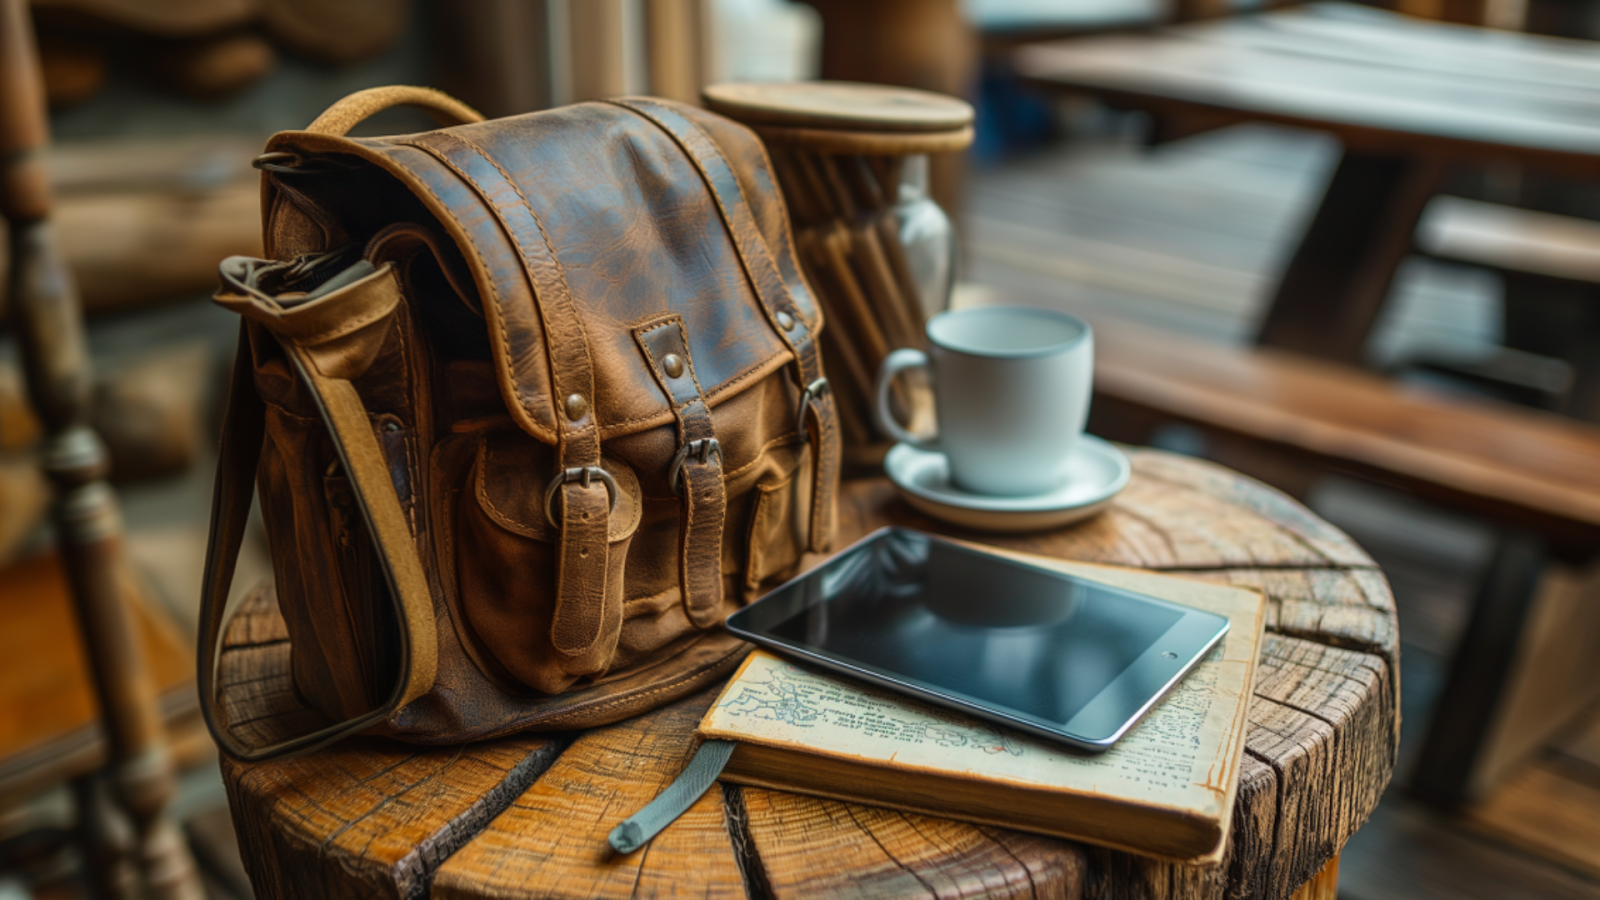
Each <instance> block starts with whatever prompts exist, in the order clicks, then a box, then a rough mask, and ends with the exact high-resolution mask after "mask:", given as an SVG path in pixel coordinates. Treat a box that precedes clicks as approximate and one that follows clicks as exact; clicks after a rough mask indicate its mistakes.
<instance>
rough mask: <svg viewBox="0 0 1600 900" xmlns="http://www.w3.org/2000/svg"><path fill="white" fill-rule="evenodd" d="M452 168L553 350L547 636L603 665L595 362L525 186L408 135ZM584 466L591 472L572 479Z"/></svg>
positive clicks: (609, 624) (603, 511)
mask: <svg viewBox="0 0 1600 900" xmlns="http://www.w3.org/2000/svg"><path fill="white" fill-rule="evenodd" d="M406 143H408V144H409V145H411V146H413V147H416V148H417V149H419V150H422V151H423V152H425V153H428V154H430V155H431V156H433V157H434V158H436V159H438V160H439V161H440V162H442V163H444V164H445V165H446V166H448V167H449V168H450V169H451V170H452V171H454V172H455V173H456V175H458V176H459V177H460V178H461V179H462V180H463V181H465V182H466V183H467V184H469V185H471V186H472V188H473V190H474V191H476V192H477V194H478V196H479V197H480V198H481V199H482V200H483V202H484V203H485V205H487V206H488V207H489V209H491V210H492V211H493V212H494V215H495V217H496V218H497V219H498V220H499V221H500V224H501V226H502V227H503V228H504V229H505V231H506V234H508V235H509V236H510V237H511V239H512V241H513V242H514V243H515V244H516V246H517V251H518V253H519V254H520V255H521V257H522V264H523V269H524V271H525V272H526V274H527V277H528V281H529V283H530V285H531V286H532V288H533V294H534V297H535V298H536V299H537V301H538V302H537V303H535V304H534V305H535V306H536V307H537V309H538V311H539V317H540V320H541V321H542V322H543V324H544V332H545V338H546V340H545V346H546V348H547V349H548V351H549V354H550V378H551V386H552V388H553V389H552V391H551V398H552V400H553V401H554V403H555V406H556V410H555V421H556V422H557V423H559V427H560V432H559V443H558V446H557V458H558V460H559V466H560V470H559V474H558V475H557V476H556V477H558V478H562V479H564V480H563V481H562V482H561V484H560V489H559V492H560V494H561V499H562V503H561V518H560V522H559V523H557V524H558V527H559V529H560V534H561V536H560V539H559V540H560V546H559V548H558V551H557V553H558V558H559V562H558V564H557V571H556V607H555V613H554V615H553V617H552V622H551V625H550V640H551V643H552V644H553V645H554V646H555V649H556V650H557V652H559V653H561V654H562V655H563V656H564V657H566V660H565V662H564V663H563V668H564V669H566V670H567V671H568V672H571V673H572V674H574V675H589V674H594V673H597V672H601V671H603V670H604V669H605V667H606V665H607V664H609V663H610V661H611V659H612V657H613V654H614V652H615V650H616V647H617V642H618V641H619V640H620V639H621V636H622V595H621V592H620V591H607V589H606V578H607V573H608V570H609V568H610V566H609V565H608V559H607V553H608V550H609V547H608V534H609V530H610V527H609V522H610V514H611V502H612V497H611V494H610V493H609V492H608V491H607V489H606V486H605V485H604V484H603V483H601V481H600V475H599V473H600V472H603V471H604V470H602V469H601V468H600V429H599V425H598V423H597V421H596V417H595V413H594V407H595V393H594V392H595V381H594V362H593V360H592V359H591V357H590V355H589V340H588V336H587V335H586V334H585V332H584V328H583V320H582V318H581V317H580V316H579V315H578V310H577V306H576V304H575V303H574V302H573V299H572V292H571V290H570V289H569V288H568V286H567V278H566V273H564V272H563V271H562V269H561V263H560V262H559V261H558V260H557V259H556V255H555V249H554V248H553V247H552V246H551V245H550V240H549V237H548V235H546V234H545V231H544V226H543V225H542V224H540V222H539V218H538V216H537V215H536V214H535V213H534V211H533V206H532V204H530V203H529V202H528V198H527V197H526V196H524V195H523V193H522V190H521V189H520V188H518V187H517V185H516V183H515V182H514V181H512V179H511V177H510V176H509V175H508V174H507V173H506V171H505V170H504V169H502V168H501V167H500V165H499V164H498V163H496V162H495V161H494V158H493V157H491V156H490V155H489V154H487V153H485V152H484V151H483V149H482V148H480V147H478V146H477V145H475V144H473V143H471V142H470V141H468V140H466V139H465V138H463V137H461V136H459V135H456V134H454V133H449V132H432V133H429V134H425V135H421V136H419V137H417V138H414V139H411V140H409V141H406ZM575 472H577V473H582V472H590V473H592V474H594V477H593V478H585V477H578V476H574V474H573V473H575Z"/></svg>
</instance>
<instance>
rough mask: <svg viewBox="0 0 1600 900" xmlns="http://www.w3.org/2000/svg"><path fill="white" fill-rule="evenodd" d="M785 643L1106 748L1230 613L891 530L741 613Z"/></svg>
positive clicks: (999, 717) (751, 634) (780, 646)
mask: <svg viewBox="0 0 1600 900" xmlns="http://www.w3.org/2000/svg"><path fill="white" fill-rule="evenodd" d="M727 624H728V628H729V629H730V630H731V631H733V632H734V633H735V634H738V635H740V636H741V637H745V638H747V639H749V640H752V641H755V642H757V643H759V644H763V645H765V646H768V647H771V648H773V649H776V650H779V651H783V652H788V653H792V654H797V655H799V656H801V657H803V658H806V659H810V660H812V661H813V662H816V663H819V664H821V665H824V666H827V667H830V668H834V669H838V670H841V671H844V672H846V673H848V674H851V675H855V676H857V677H861V678H865V679H867V680H868V681H873V682H876V683H879V684H882V685H884V686H886V687H890V688H892V689H896V690H901V691H905V692H908V693H912V694H915V695H918V696H922V697H925V698H927V699H930V700H933V701H934V702H936V703H941V704H944V705H947V706H952V707H954V708H959V709H963V710H965V711H968V712H971V713H974V714H976V715H980V716H984V717H986V718H991V719H994V720H996V721H1003V722H1006V723H1009V724H1012V725H1015V726H1017V727H1020V728H1023V729H1025V730H1028V731H1033V732H1034V733H1038V734H1043V735H1045V736H1049V737H1055V738H1059V739H1063V740H1065V741H1067V742H1068V743H1072V744H1075V745H1077V746H1081V747H1084V748H1086V749H1092V750H1103V749H1105V748H1106V747H1108V746H1110V745H1111V742H1113V741H1115V740H1116V738H1117V737H1119V736H1121V734H1122V733H1123V732H1125V731H1126V730H1127V728H1128V727H1130V726H1131V724H1132V723H1133V722H1134V721H1136V720H1137V718H1138V717H1139V716H1140V715H1142V714H1143V712H1144V711H1145V710H1146V709H1148V708H1149V707H1150V705H1151V704H1152V703H1154V702H1155V700H1156V699H1157V698H1158V697H1160V696H1161V695H1162V694H1163V693H1165V692H1166V691H1167V690H1168V689H1169V688H1170V687H1171V686H1172V685H1173V684H1174V683H1176V681H1177V679H1178V678H1180V677H1182V675H1183V674H1184V673H1185V672H1187V671H1188V670H1189V669H1190V668H1191V667H1192V666H1193V665H1194V663H1195V662H1196V661H1197V660H1198V659H1199V658H1200V656H1201V655H1202V654H1203V653H1205V652H1206V651H1207V650H1208V649H1210V648H1211V647H1212V646H1214V645H1215V643H1216V642H1217V641H1218V640H1220V639H1221V637H1222V635H1223V634H1224V633H1225V632H1226V631H1227V620H1226V619H1225V618H1223V617H1221V616H1217V615H1214V614H1212V613H1208V612H1202V611H1200V610H1196V609H1191V608H1189V607H1185V606H1179V605H1177V604H1174V603H1169V602H1167V601H1165V600H1161V599H1158V598H1154V597H1146V596H1144V595H1142V594H1138V593H1135V592H1133V591H1128V590H1124V589H1121V588H1116V587H1111V586H1109V585H1105V584H1101V583H1099V582H1096V581H1091V580H1087V579H1083V578H1079V577H1076V576H1072V575H1068V574H1064V573H1062V572H1058V571H1055V570H1052V569H1047V568H1042V567H1039V566H1035V565H1029V564H1027V563H1023V562H1019V561H1016V560H1013V559H1010V558H1007V557H1003V556H999V555H997V554H995V553H992V552H986V551H984V550H981V549H976V548H972V547H968V546H965V545H962V544H956V543H953V542H950V541H946V540H942V539H939V538H934V537H932V536H930V535H926V534H922V533H921V532H917V531H911V530H908V529H901V528H891V529H885V530H883V531H880V532H877V533H875V534H873V535H872V536H870V537H868V538H865V539H863V540H862V541H861V542H859V543H857V544H855V545H854V546H852V547H850V548H848V549H846V550H845V551H843V552H841V553H840V554H838V555H837V556H835V557H834V558H832V559H830V560H828V561H827V562H824V563H823V564H822V565H821V566H819V567H817V568H816V569H813V570H812V571H810V572H808V573H806V574H805V575H803V576H801V577H800V578H797V579H795V580H794V581H791V582H789V583H788V584H786V585H784V586H782V587H780V588H778V589H777V590H775V591H773V592H772V593H771V594H768V595H767V596H766V597H764V598H762V599H761V600H760V601H758V602H756V603H755V604H752V605H751V606H748V607H746V608H745V609H742V610H740V611H739V612H737V613H734V614H733V615H732V616H730V617H729V618H728V622H727Z"/></svg>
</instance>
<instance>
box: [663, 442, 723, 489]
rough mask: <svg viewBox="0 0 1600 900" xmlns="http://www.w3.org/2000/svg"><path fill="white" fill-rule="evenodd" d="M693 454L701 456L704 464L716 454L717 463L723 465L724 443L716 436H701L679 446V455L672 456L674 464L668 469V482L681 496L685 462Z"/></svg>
mask: <svg viewBox="0 0 1600 900" xmlns="http://www.w3.org/2000/svg"><path fill="white" fill-rule="evenodd" d="M691 454H693V455H695V456H697V457H699V459H700V462H701V464H702V465H703V464H705V463H708V462H710V461H711V457H712V456H713V455H715V456H716V457H717V465H718V466H721V465H722V445H721V444H719V443H717V439H716V438H701V439H700V440H697V441H690V442H689V443H687V444H684V445H683V446H682V447H679V448H678V453H677V455H675V456H673V457H672V466H671V467H669V468H668V469H667V484H668V485H669V486H670V487H671V488H672V492H673V493H674V494H677V495H678V496H680V497H682V496H683V485H682V484H681V483H680V482H681V481H682V478H683V464H684V463H685V462H686V461H688V459H689V456H690V455H691Z"/></svg>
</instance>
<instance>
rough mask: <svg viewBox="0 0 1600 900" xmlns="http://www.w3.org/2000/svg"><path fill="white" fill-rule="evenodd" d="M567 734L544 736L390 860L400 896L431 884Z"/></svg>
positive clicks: (417, 899) (554, 754)
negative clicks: (480, 792)
mask: <svg viewBox="0 0 1600 900" xmlns="http://www.w3.org/2000/svg"><path fill="white" fill-rule="evenodd" d="M571 743H572V740H571V739H570V738H555V737H551V738H546V739H545V741H544V743H542V744H540V745H539V746H538V747H535V748H533V749H532V750H530V751H529V752H528V755H527V756H524V757H523V758H522V761H521V762H519V763H517V764H516V765H515V766H512V767H511V770H510V771H508V772H507V773H506V776H505V777H504V778H502V779H500V783H499V784H496V785H495V786H494V787H493V788H492V789H490V790H489V791H487V792H485V793H484V795H483V796H482V797H479V798H478V800H477V802H475V803H473V804H472V805H471V806H469V807H467V809H466V810H465V811H464V812H462V813H461V814H460V815H458V816H456V817H455V818H454V819H451V820H450V821H448V822H446V823H445V824H444V825H443V826H442V827H440V828H439V829H438V830H437V831H435V832H434V833H433V834H430V835H428V836H427V837H426V838H424V839H423V840H422V841H420V842H419V843H418V844H417V846H416V847H415V848H414V849H413V850H412V851H411V852H410V853H407V854H406V855H405V856H402V857H401V858H400V859H399V860H397V861H396V862H395V864H394V867H393V868H392V869H391V872H392V873H393V875H394V882H395V885H396V886H397V887H399V889H400V896H401V897H403V898H404V900H422V898H423V897H426V896H428V894H429V891H430V889H431V888H432V887H433V876H434V875H435V874H436V873H437V872H438V871H439V867H440V866H442V865H444V863H445V861H446V860H448V859H449V858H450V857H451V855H453V854H454V853H455V852H456V851H457V850H460V849H461V848H462V847H465V846H466V845H467V843H468V842H470V841H471V840H472V839H473V838H475V837H477V836H478V835H479V834H481V833H482V832H483V830H484V829H485V828H487V827H488V826H489V823H490V822H493V821H494V820H495V817H496V816H499V815H500V814H501V813H503V812H505V811H506V810H507V809H508V808H510V806H511V804H513V803H515V802H516V800H517V798H518V797H521V796H522V795H523V793H524V792H525V791H527V790H528V788H530V787H532V786H533V784H534V782H536V781H538V780H539V776H540V775H543V774H544V773H545V772H546V771H547V770H548V769H549V768H550V766H551V765H553V764H554V763H555V761H556V759H557V758H559V757H560V756H561V753H562V752H563V751H564V750H566V749H567V747H568V746H570V745H571Z"/></svg>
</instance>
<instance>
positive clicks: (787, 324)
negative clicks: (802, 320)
mask: <svg viewBox="0 0 1600 900" xmlns="http://www.w3.org/2000/svg"><path fill="white" fill-rule="evenodd" d="M778 326H779V327H780V328H782V329H783V330H784V331H793V330H794V316H791V315H789V314H788V313H786V312H782V311H781V310H780V311H779V312H778Z"/></svg>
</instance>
